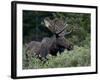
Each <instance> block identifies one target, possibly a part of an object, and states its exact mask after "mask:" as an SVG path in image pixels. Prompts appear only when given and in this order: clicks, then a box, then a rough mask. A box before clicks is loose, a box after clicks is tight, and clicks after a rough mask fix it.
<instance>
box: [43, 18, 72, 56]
mask: <svg viewBox="0 0 100 80" xmlns="http://www.w3.org/2000/svg"><path fill="white" fill-rule="evenodd" d="M44 24H45V26H46V27H47V28H48V29H49V30H50V31H51V32H52V33H53V36H54V38H55V39H56V40H55V43H53V44H52V46H51V48H50V54H52V55H54V56H56V55H57V52H59V53H61V52H63V51H64V49H67V50H68V51H69V50H72V49H73V45H72V44H71V43H70V42H69V41H67V40H66V38H65V35H68V34H70V33H71V32H72V30H70V31H69V32H67V31H66V28H67V26H68V24H67V23H66V21H64V20H62V19H58V18H55V19H53V20H51V19H50V18H48V17H47V18H45V19H44Z"/></svg>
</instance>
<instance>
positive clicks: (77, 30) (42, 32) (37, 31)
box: [23, 11, 91, 69]
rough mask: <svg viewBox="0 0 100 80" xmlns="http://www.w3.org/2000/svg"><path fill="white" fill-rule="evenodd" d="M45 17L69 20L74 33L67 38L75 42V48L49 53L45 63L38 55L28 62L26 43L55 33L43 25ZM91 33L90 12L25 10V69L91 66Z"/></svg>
mask: <svg viewBox="0 0 100 80" xmlns="http://www.w3.org/2000/svg"><path fill="white" fill-rule="evenodd" d="M45 17H49V18H51V19H53V18H56V17H57V18H61V19H63V20H66V21H67V23H68V27H67V30H68V31H69V30H70V29H72V33H71V34H70V35H68V36H66V40H69V41H70V42H72V43H73V45H74V49H73V50H71V51H67V50H65V51H64V52H63V53H62V54H59V53H58V54H57V56H56V57H54V56H51V55H48V56H47V57H48V59H49V60H47V61H46V62H45V63H43V62H42V61H41V60H39V59H37V58H36V57H33V58H32V59H31V60H30V62H29V63H27V60H26V56H25V53H26V51H25V50H26V47H25V45H26V44H27V43H29V42H30V41H41V40H42V39H43V38H44V37H50V36H52V35H53V34H52V33H51V32H50V31H49V30H48V29H47V28H46V27H45V26H44V25H43V19H44V18H45ZM90 33H91V28H90V14H85V13H63V12H57V13H56V12H39V11H38V12H37V11H23V69H38V68H58V67H59V68H60V67H77V66H90V65H91V62H90V60H91V55H90V41H91V39H90Z"/></svg>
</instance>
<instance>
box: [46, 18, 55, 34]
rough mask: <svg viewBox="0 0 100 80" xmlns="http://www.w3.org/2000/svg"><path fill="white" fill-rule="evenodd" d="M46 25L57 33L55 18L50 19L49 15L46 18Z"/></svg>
mask: <svg viewBox="0 0 100 80" xmlns="http://www.w3.org/2000/svg"><path fill="white" fill-rule="evenodd" d="M44 23H45V26H46V27H47V28H48V29H49V30H50V31H51V32H52V33H55V26H54V25H55V24H54V21H53V20H50V19H49V18H48V17H47V18H45V19H44Z"/></svg>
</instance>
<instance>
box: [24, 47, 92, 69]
mask: <svg viewBox="0 0 100 80" xmlns="http://www.w3.org/2000/svg"><path fill="white" fill-rule="evenodd" d="M48 58H49V60H48V61H46V63H43V61H41V60H39V59H36V58H35V57H33V58H32V60H31V61H30V63H29V65H28V66H27V67H25V66H23V68H24V69H31V68H33V69H38V68H62V67H77V66H78V67H80V66H90V60H91V59H90V49H89V47H78V46H74V50H72V51H67V50H65V51H64V52H63V53H62V54H59V53H58V55H57V56H56V57H54V56H51V55H48ZM23 62H24V63H25V60H24V61H23Z"/></svg>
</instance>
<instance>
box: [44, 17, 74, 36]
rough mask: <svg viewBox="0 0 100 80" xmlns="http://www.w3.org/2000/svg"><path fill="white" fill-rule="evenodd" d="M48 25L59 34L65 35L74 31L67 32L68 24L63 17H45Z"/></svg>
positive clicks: (53, 31)
mask: <svg viewBox="0 0 100 80" xmlns="http://www.w3.org/2000/svg"><path fill="white" fill-rule="evenodd" d="M44 23H45V25H46V27H47V28H48V29H49V30H50V31H51V32H52V33H54V34H57V35H58V36H64V35H67V34H70V33H71V32H72V31H69V32H66V28H67V26H68V24H67V23H66V22H64V21H63V20H62V19H58V18H55V19H53V20H50V19H49V18H48V17H47V18H45V19H44Z"/></svg>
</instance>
